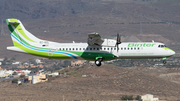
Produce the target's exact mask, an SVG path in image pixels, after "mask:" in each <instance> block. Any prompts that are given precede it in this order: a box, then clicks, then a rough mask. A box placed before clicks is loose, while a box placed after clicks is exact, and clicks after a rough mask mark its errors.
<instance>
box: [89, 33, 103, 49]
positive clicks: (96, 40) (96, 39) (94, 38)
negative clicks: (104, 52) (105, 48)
mask: <svg viewBox="0 0 180 101" xmlns="http://www.w3.org/2000/svg"><path fill="white" fill-rule="evenodd" d="M103 42H104V39H103V38H101V36H100V35H99V34H98V33H96V32H93V33H90V34H89V35H88V41H87V43H88V45H89V46H93V45H98V46H101V45H102V43H103Z"/></svg>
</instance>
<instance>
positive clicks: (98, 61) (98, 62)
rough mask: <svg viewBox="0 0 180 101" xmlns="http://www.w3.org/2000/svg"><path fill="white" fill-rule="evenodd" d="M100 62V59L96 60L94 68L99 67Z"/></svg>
mask: <svg viewBox="0 0 180 101" xmlns="http://www.w3.org/2000/svg"><path fill="white" fill-rule="evenodd" d="M101 61H102V59H97V60H96V61H95V64H96V66H98V67H99V66H101Z"/></svg>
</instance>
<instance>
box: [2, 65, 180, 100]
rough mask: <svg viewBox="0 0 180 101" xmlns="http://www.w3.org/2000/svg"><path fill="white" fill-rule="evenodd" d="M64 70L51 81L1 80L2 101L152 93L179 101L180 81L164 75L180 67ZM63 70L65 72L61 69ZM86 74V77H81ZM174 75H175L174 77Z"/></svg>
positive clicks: (92, 67)
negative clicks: (23, 82)
mask: <svg viewBox="0 0 180 101" xmlns="http://www.w3.org/2000/svg"><path fill="white" fill-rule="evenodd" d="M64 71H66V72H67V74H69V76H67V77H63V76H58V77H55V78H50V81H48V82H45V83H39V84H34V85H31V84H23V85H17V84H11V82H8V81H5V82H1V83H0V89H1V90H0V96H1V97H0V100H1V101H3V100H5V101H11V100H14V101H17V100H18V101H49V100H53V101H54V100H55V101H57V100H60V101H62V100H63V98H64V99H66V100H68V101H71V100H72V99H73V100H81V99H83V100H87V99H91V100H93V99H104V100H108V99H114V100H115V99H116V100H117V99H120V97H121V96H122V95H133V96H134V97H135V96H136V95H144V94H153V95H154V96H155V97H158V98H160V99H162V100H168V101H178V100H180V97H179V96H180V94H179V91H180V84H179V81H178V80H177V79H179V75H176V76H175V75H173V76H175V78H176V79H173V80H175V81H176V82H174V81H171V80H169V78H166V77H165V78H164V76H167V75H171V74H173V73H176V74H178V72H180V70H179V69H172V68H171V69H168V68H146V67H131V68H122V67H116V66H113V65H103V66H101V67H96V66H95V67H94V66H89V65H86V66H83V67H80V68H71V69H70V68H69V69H65V70H64ZM61 72H63V71H61ZM82 75H86V76H87V77H82ZM173 76H172V78H174V77H173Z"/></svg>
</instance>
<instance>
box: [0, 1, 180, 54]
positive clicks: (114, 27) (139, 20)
mask: <svg viewBox="0 0 180 101" xmlns="http://www.w3.org/2000/svg"><path fill="white" fill-rule="evenodd" d="M51 1H52V2H50V0H44V1H42V0H37V1H26V0H25V1H23V2H21V1H19V0H17V1H16V2H15V1H10V0H2V1H0V5H1V6H0V13H1V14H3V15H2V16H1V17H3V19H6V18H13V17H14V18H18V19H20V20H21V21H22V23H23V24H24V26H25V27H26V29H27V30H29V31H30V32H31V33H33V34H34V35H35V36H37V37H39V38H42V39H47V40H51V41H57V42H72V41H75V42H87V36H88V33H91V32H98V33H99V34H100V35H101V36H102V37H103V38H114V36H115V35H116V34H117V33H120V35H122V36H124V37H128V36H133V37H136V38H138V39H137V40H141V41H152V40H154V41H156V42H163V43H165V44H166V45H167V46H168V47H169V48H172V49H173V50H175V51H176V53H178V52H180V50H179V48H180V47H179V46H180V45H179V44H180V43H179V37H180V36H179V35H180V31H179V28H180V20H179V16H180V15H179V14H180V13H178V12H179V9H180V6H179V4H180V1H178V0H165V1H164V0H150V1H148V0H147V1H142V0H136V1H134V0H93V1H92V0H86V1H84V0H75V1H74V2H71V0H66V1H63V0H51ZM1 2H2V3H1ZM26 2H28V3H26ZM3 4H4V5H3ZM62 4H63V6H62ZM5 5H6V6H5ZM12 5H14V6H12ZM61 7H64V9H62V8H61ZM15 9H17V10H18V11H16V10H15ZM72 9H73V10H74V11H72ZM19 10H22V11H19ZM36 11H37V12H36ZM23 12H27V13H28V14H26V13H23ZM63 12H64V13H63ZM73 12H74V13H73ZM34 17H35V18H34ZM0 28H1V27H0ZM4 31H5V34H6V35H5V36H0V40H1V42H4V43H5V44H2V48H1V49H0V55H1V56H2V57H4V56H7V57H10V56H11V57H14V56H15V55H17V54H14V53H11V52H9V53H10V54H8V52H6V46H9V45H12V42H11V40H9V38H8V37H9V36H8V35H9V31H8V28H7V26H5V23H4ZM4 37H5V38H4ZM79 37H81V38H79ZM6 39H8V40H6ZM128 41H131V40H129V39H128ZM132 41H133V40H132ZM7 54H8V55H7ZM24 56H25V55H20V54H18V57H24ZM27 57H28V56H27Z"/></svg>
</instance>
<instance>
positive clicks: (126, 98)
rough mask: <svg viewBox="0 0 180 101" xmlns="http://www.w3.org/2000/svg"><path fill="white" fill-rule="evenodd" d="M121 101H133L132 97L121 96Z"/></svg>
mask: <svg viewBox="0 0 180 101" xmlns="http://www.w3.org/2000/svg"><path fill="white" fill-rule="evenodd" d="M121 100H133V96H132V95H129V96H128V95H123V96H122V97H121Z"/></svg>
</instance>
